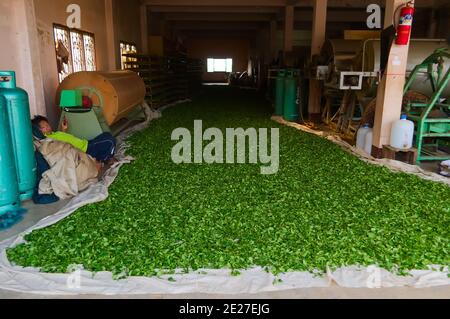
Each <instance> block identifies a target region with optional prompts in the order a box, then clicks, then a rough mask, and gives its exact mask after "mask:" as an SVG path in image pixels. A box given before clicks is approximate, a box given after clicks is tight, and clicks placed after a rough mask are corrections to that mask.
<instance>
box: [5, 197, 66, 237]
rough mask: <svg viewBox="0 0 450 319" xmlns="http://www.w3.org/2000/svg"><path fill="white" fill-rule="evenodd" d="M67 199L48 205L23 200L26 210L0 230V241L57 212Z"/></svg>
mask: <svg viewBox="0 0 450 319" xmlns="http://www.w3.org/2000/svg"><path fill="white" fill-rule="evenodd" d="M68 201H69V200H67V199H66V200H60V201H58V202H56V203H53V204H49V205H35V204H34V203H33V202H32V201H31V200H30V201H27V202H24V203H23V204H22V207H23V208H25V209H26V210H27V212H26V213H25V214H24V215H23V218H22V220H20V221H19V222H18V223H17V224H15V225H14V226H12V227H11V228H8V229H6V230H3V231H0V242H2V241H3V240H5V239H8V238H10V237H13V236H15V235H17V234H20V233H21V232H23V231H25V230H27V229H28V228H30V227H32V226H33V225H35V224H37V223H38V222H39V221H40V220H41V219H44V218H45V217H47V216H50V215H53V214H55V213H57V212H58V211H59V210H60V209H61V208H63V207H64V205H66V204H67V202H68Z"/></svg>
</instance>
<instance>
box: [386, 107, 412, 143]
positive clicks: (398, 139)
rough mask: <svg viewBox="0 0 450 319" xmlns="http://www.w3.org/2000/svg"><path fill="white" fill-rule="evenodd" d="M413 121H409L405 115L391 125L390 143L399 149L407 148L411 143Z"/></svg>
mask: <svg viewBox="0 0 450 319" xmlns="http://www.w3.org/2000/svg"><path fill="white" fill-rule="evenodd" d="M413 138H414V122H412V121H409V120H408V118H407V116H406V115H402V116H401V118H400V120H398V121H395V122H394V124H393V125H392V130H391V140H390V145H391V146H392V147H395V148H399V149H408V148H411V147H412V145H413Z"/></svg>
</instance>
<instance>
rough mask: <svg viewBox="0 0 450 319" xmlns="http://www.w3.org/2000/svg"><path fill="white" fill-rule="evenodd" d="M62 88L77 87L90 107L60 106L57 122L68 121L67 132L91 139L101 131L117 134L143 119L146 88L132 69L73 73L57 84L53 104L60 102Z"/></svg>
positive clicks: (71, 88) (73, 88) (72, 88)
mask: <svg viewBox="0 0 450 319" xmlns="http://www.w3.org/2000/svg"><path fill="white" fill-rule="evenodd" d="M63 90H79V91H81V92H82V95H83V96H84V97H88V98H89V99H90V100H91V101H92V104H93V107H64V108H63V111H62V114H61V121H62V120H63V118H64V117H66V118H67V119H68V121H69V131H68V132H69V133H71V134H73V135H75V136H78V137H80V138H85V139H92V138H94V137H96V136H97V135H99V134H101V133H102V132H112V133H113V134H114V135H117V134H118V133H119V132H121V131H122V130H123V129H125V128H126V127H128V126H130V124H131V122H133V121H140V120H143V112H142V106H143V105H144V103H145V95H146V88H145V84H144V82H143V81H142V79H141V78H140V77H139V76H138V75H137V74H136V73H135V72H132V71H115V72H77V73H73V74H71V75H69V76H68V77H67V78H66V79H64V81H63V82H62V83H61V84H60V86H59V87H58V90H57V94H56V104H57V105H60V99H61V92H62V91H63Z"/></svg>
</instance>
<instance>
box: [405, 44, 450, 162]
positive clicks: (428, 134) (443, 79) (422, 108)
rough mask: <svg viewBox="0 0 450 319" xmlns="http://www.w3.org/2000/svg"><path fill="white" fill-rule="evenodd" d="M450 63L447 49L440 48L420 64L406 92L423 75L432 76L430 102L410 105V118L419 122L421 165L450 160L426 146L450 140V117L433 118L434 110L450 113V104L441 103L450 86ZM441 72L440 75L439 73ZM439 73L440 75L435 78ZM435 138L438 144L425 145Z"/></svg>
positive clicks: (418, 137) (416, 134) (408, 109)
mask: <svg viewBox="0 0 450 319" xmlns="http://www.w3.org/2000/svg"><path fill="white" fill-rule="evenodd" d="M445 62H447V63H450V52H448V50H447V49H445V48H444V49H438V50H436V51H435V52H434V53H433V54H432V55H430V56H429V57H428V58H426V59H425V60H424V61H423V62H422V63H421V64H419V65H417V66H416V67H415V68H414V70H413V71H412V73H411V74H410V76H409V77H408V80H407V82H406V84H405V88H404V91H403V93H404V94H406V93H407V92H408V91H409V88H410V87H411V85H412V84H413V82H414V80H415V79H416V76H417V74H418V73H419V72H423V71H425V72H426V73H428V79H429V82H430V85H431V87H432V90H433V92H434V93H433V95H432V96H431V99H430V101H429V102H428V103H414V102H412V103H408V105H407V109H406V112H407V114H408V117H409V118H410V119H411V120H413V121H414V122H415V123H416V132H415V136H416V148H417V153H418V156H417V164H420V162H421V161H437V160H448V159H450V154H447V155H444V154H438V153H436V152H432V151H428V150H426V149H425V148H424V147H427V146H433V147H436V148H437V147H438V146H439V138H443V137H444V138H445V137H450V117H447V118H430V117H429V115H430V113H431V111H432V110H433V109H436V108H437V109H441V110H447V111H448V110H450V104H446V103H441V100H442V98H441V95H442V92H443V91H444V89H445V88H446V86H447V85H448V84H449V83H450V69H449V70H448V71H447V72H446V73H445V74H443V70H444V63H445ZM436 69H437V72H436V71H435V70H436ZM435 73H437V74H436V75H434V74H435ZM426 138H432V139H435V140H436V143H434V144H425V143H424V139H426Z"/></svg>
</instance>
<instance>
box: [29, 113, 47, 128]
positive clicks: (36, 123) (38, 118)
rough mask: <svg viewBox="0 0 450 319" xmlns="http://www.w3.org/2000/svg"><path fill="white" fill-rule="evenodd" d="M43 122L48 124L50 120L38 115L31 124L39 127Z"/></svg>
mask: <svg viewBox="0 0 450 319" xmlns="http://www.w3.org/2000/svg"><path fill="white" fill-rule="evenodd" d="M41 122H47V123H48V118H46V117H45V116H42V115H36V116H35V117H34V118H33V119H32V120H31V123H32V124H33V125H36V126H39V124H40V123H41Z"/></svg>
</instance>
